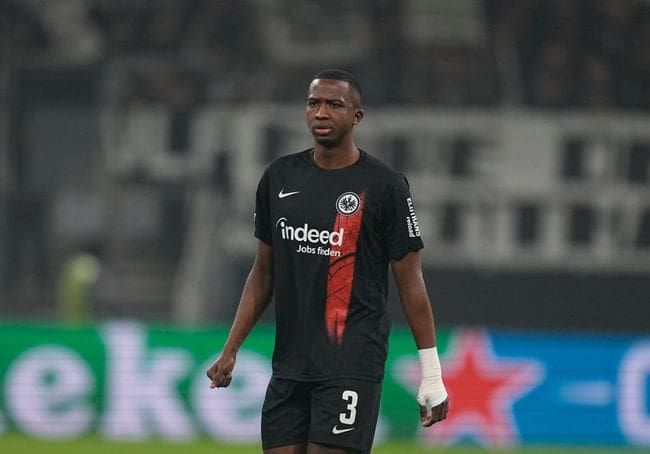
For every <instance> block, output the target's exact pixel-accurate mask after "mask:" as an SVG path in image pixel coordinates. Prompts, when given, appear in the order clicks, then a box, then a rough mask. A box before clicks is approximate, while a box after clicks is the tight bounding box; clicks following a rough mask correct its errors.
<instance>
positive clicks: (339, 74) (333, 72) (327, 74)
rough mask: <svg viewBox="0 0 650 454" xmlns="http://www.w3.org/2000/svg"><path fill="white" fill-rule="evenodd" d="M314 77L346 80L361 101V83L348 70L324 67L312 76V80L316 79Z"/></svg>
mask: <svg viewBox="0 0 650 454" xmlns="http://www.w3.org/2000/svg"><path fill="white" fill-rule="evenodd" d="M316 79H334V80H342V81H344V82H347V83H348V85H350V87H352V88H353V89H354V90H355V91H356V92H357V94H358V95H359V102H362V94H361V84H360V83H359V81H358V80H357V78H356V77H354V76H353V75H352V74H350V73H349V72H347V71H345V70H343V69H335V68H330V69H324V70H322V71H319V72H318V73H317V74H316V75H315V76H314V77H313V78H312V80H316Z"/></svg>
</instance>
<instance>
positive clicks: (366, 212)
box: [207, 69, 448, 454]
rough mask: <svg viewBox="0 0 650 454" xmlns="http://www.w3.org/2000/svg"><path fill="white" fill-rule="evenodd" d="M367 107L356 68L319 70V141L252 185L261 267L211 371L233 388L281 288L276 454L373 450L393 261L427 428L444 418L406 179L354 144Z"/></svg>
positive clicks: (272, 445) (268, 440)
mask: <svg viewBox="0 0 650 454" xmlns="http://www.w3.org/2000/svg"><path fill="white" fill-rule="evenodd" d="M363 114H364V111H363V106H362V101H361V88H360V86H359V83H358V82H357V80H356V79H355V78H354V77H353V76H352V75H351V74H349V73H347V72H345V71H342V70H336V69H329V70H325V71H321V72H320V73H318V74H317V75H316V76H314V79H313V80H312V82H311V84H310V86H309V92H308V98H307V106H306V111H305V117H306V121H307V126H308V127H309V130H310V131H311V134H312V135H313V137H314V141H315V143H314V147H313V148H310V149H308V150H305V151H302V152H299V153H295V154H290V155H287V156H284V157H281V158H279V159H277V160H275V161H273V162H272V163H271V164H270V165H269V166H268V167H267V168H266V171H265V172H264V175H263V176H262V178H261V180H260V182H259V185H258V188H257V195H256V208H255V236H256V237H257V238H258V243H257V253H256V257H255V261H254V263H253V266H252V269H251V271H250V274H249V276H248V278H247V280H246V283H245V284H244V289H243V292H242V296H241V299H240V301H239V307H238V309H237V313H236V315H235V320H234V322H233V325H232V327H231V330H230V334H229V335H228V339H227V340H226V343H225V345H224V347H223V351H222V352H221V354H220V356H219V357H218V358H217V359H216V361H215V362H214V363H213V365H212V366H211V367H210V368H209V369H208V371H207V375H208V377H209V378H210V380H211V384H210V386H211V387H212V388H219V387H225V386H228V385H229V384H230V382H231V380H232V372H233V369H234V367H235V361H236V355H237V351H238V349H239V348H240V346H241V345H242V343H243V342H244V339H245V338H246V336H247V335H248V334H249V332H250V331H251V329H252V328H253V326H254V325H255V323H256V322H257V320H258V319H259V317H260V316H261V315H262V313H263V312H264V310H265V309H266V307H267V306H268V304H269V302H270V300H271V296H272V294H274V295H275V298H274V299H275V319H276V339H275V349H274V353H273V374H272V378H271V380H270V382H269V385H268V389H267V392H266V397H265V400H264V405H263V409H262V445H263V448H264V452H265V453H267V454H288V453H291V454H297V453H307V454H324V453H367V452H370V448H371V447H372V441H373V436H374V432H375V427H376V425H377V418H378V415H379V400H380V394H381V384H382V379H383V373H384V364H385V361H386V356H387V352H388V334H389V330H390V320H389V317H388V315H387V313H386V295H387V292H388V268H389V265H390V268H391V269H392V274H393V276H394V279H395V282H396V284H397V289H398V291H399V297H400V302H401V306H402V309H403V311H404V314H405V317H406V320H407V321H408V323H409V326H410V328H411V331H412V333H413V337H414V339H415V343H416V345H417V348H418V353H419V357H420V364H421V366H422V381H421V385H420V389H419V392H418V396H417V400H418V402H419V404H420V418H421V422H422V425H423V426H425V427H427V426H430V425H432V424H434V423H435V422H437V421H441V420H443V419H445V417H446V416H447V411H448V398H447V391H446V390H445V387H444V384H443V382H442V377H441V370H440V361H439V358H438V353H437V350H436V339H435V328H434V320H433V314H432V310H431V304H430V302H429V298H428V296H427V290H426V287H425V283H424V280H423V277H422V269H421V264H420V255H419V250H420V249H421V248H422V247H423V244H422V240H421V238H420V230H419V226H418V221H417V218H416V215H415V209H414V205H413V201H412V198H411V195H410V192H409V187H408V183H407V181H406V179H405V178H404V176H403V175H402V174H400V173H398V172H396V171H394V170H392V169H391V168H389V167H388V166H386V165H384V164H382V163H381V162H380V161H379V160H377V159H376V158H374V157H373V156H371V155H370V154H369V153H367V152H366V151H364V150H361V149H359V148H357V146H356V145H355V143H354V139H353V131H354V127H355V126H356V125H358V124H359V122H360V121H361V120H362V118H363Z"/></svg>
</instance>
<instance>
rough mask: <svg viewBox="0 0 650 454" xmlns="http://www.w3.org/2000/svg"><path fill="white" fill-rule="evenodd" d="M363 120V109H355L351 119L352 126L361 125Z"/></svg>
mask: <svg viewBox="0 0 650 454" xmlns="http://www.w3.org/2000/svg"><path fill="white" fill-rule="evenodd" d="M362 118H363V109H361V108H357V110H356V112H354V118H353V119H352V124H353V125H355V126H356V125H358V124H359V123H361V119H362Z"/></svg>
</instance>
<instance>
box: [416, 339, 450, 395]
mask: <svg viewBox="0 0 650 454" xmlns="http://www.w3.org/2000/svg"><path fill="white" fill-rule="evenodd" d="M418 355H419V356H420V367H421V368H422V381H421V382H420V389H419V391H418V396H417V400H418V403H419V404H420V405H426V406H427V407H435V406H437V405H440V404H441V403H442V402H444V400H445V399H446V398H447V390H446V389H445V385H444V383H443V382H442V369H441V367H440V358H438V349H437V348H436V347H431V348H423V349H421V350H418Z"/></svg>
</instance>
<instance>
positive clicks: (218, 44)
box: [0, 0, 650, 110]
mask: <svg viewBox="0 0 650 454" xmlns="http://www.w3.org/2000/svg"><path fill="white" fill-rule="evenodd" d="M332 24H335V26H332ZM649 34H650V2H647V1H644V0H570V1H566V0H545V1H541V0H520V1H516V2H513V1H508V0H461V1H456V2H427V1H421V0H382V1H370V0H362V1H356V2H345V1H330V2H326V3H325V2H315V1H307V2H297V1H291V0H285V1H279V2H257V1H253V0H248V1H238V2H229V1H213V0H156V1H152V0H59V1H57V2H48V1H45V0H5V1H3V2H2V3H1V4H0V60H1V61H2V62H3V65H2V66H5V67H9V68H12V67H14V68H15V67H16V66H20V65H22V64H24V63H25V62H33V61H35V60H36V61H38V60H39V59H40V60H44V59H45V60H46V61H53V59H56V61H57V62H66V63H67V64H73V65H74V64H103V63H106V62H110V61H114V60H115V59H118V60H120V61H123V60H125V59H126V60H130V61H133V63H132V64H127V65H126V66H127V67H128V66H129V65H130V66H131V71H130V75H129V76H128V77H127V78H126V79H125V81H124V84H125V86H123V87H121V88H122V90H121V92H120V93H121V97H120V99H121V100H123V101H124V102H165V103H171V104H175V103H179V104H183V103H187V102H191V103H193V102H199V101H200V100H216V101H223V102H247V101H260V100H277V101H287V100H294V99H296V97H297V93H295V92H294V90H295V87H297V86H300V84H299V83H298V82H299V81H303V80H305V78H306V77H309V75H310V74H311V73H312V72H313V71H314V70H315V69H317V68H319V67H320V66H321V65H322V63H323V62H324V61H327V62H328V63H329V64H330V65H331V66H342V67H346V68H349V69H351V70H352V71H355V72H356V73H358V74H359V76H360V78H361V79H362V80H364V82H365V86H367V89H366V94H365V95H366V98H367V99H368V102H369V103H373V104H382V103H390V104H394V103H403V104H427V105H430V104H434V105H443V106H495V105H507V104H519V105H522V104H523V105H526V106H532V107H537V108H550V109H553V108H559V109H626V110H648V109H650V88H649V87H650V56H649V54H648V52H647V48H646V46H645V45H644V44H643V43H644V42H645V43H647V42H648V41H649V40H650V36H649ZM143 60H144V61H146V62H147V64H138V63H137V62H138V61H143ZM151 61H155V62H158V63H160V64H161V65H162V67H163V68H164V69H161V67H160V65H159V66H154V69H152V68H151V65H149V64H148V63H149V62H151ZM165 63H166V64H167V65H166V66H165ZM292 81H295V82H296V83H292Z"/></svg>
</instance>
